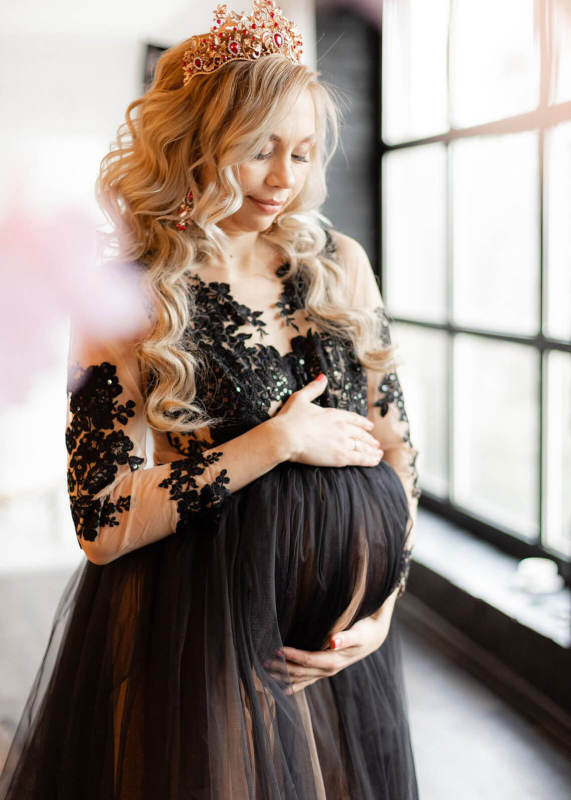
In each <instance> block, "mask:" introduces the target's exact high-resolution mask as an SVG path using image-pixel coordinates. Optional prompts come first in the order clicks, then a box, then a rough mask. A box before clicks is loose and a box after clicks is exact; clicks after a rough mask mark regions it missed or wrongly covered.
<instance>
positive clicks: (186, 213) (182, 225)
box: [176, 192, 194, 231]
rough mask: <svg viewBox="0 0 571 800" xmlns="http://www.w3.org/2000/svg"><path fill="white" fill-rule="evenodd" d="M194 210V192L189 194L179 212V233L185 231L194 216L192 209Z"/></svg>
mask: <svg viewBox="0 0 571 800" xmlns="http://www.w3.org/2000/svg"><path fill="white" fill-rule="evenodd" d="M193 208H194V200H193V197H192V192H189V193H188V194H187V195H186V197H185V198H184V200H183V201H182V204H181V206H180V208H179V211H178V222H177V224H176V227H177V228H178V230H179V231H185V230H186V225H187V222H188V220H189V218H190V215H191V214H192V209H193Z"/></svg>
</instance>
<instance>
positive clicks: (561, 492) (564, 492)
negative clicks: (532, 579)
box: [543, 352, 571, 558]
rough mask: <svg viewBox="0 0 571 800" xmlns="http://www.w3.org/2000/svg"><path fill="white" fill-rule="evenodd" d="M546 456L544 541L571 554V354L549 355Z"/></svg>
mask: <svg viewBox="0 0 571 800" xmlns="http://www.w3.org/2000/svg"><path fill="white" fill-rule="evenodd" d="M546 362H547V381H546V386H547V393H546V398H545V402H546V414H545V441H546V448H545V460H544V485H543V490H544V498H545V500H544V526H545V527H544V537H545V544H546V545H547V546H548V547H552V548H553V549H554V550H558V551H559V552H560V553H561V555H562V556H564V557H566V558H568V557H569V556H571V491H570V489H571V357H570V356H569V354H568V353H561V352H551V353H549V354H548V356H547V359H546Z"/></svg>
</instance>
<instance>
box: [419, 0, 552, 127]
mask: <svg viewBox="0 0 571 800" xmlns="http://www.w3.org/2000/svg"><path fill="white" fill-rule="evenodd" d="M426 5H427V6H430V5H431V4H430V3H427V4H426ZM453 9H454V10H453V19H452V28H451V36H452V38H451V60H450V63H451V74H450V84H451V104H452V108H451V116H452V120H453V127H459V128H460V127H466V126H469V125H479V124H481V123H483V122H489V121H490V120H494V119H501V118H503V117H509V116H512V115H513V114H520V113H522V112H525V111H531V110H532V109H534V108H537V106H538V103H539V75H540V72H539V47H538V41H537V38H536V37H535V36H534V0H502V1H501V2H498V0H462V2H460V3H458V2H457V3H453Z"/></svg>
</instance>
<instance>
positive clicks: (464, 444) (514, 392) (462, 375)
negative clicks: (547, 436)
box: [452, 334, 539, 539]
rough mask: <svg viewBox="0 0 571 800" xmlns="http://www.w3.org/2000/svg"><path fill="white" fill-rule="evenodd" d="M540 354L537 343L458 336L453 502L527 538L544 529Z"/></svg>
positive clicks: (455, 355) (455, 379)
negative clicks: (539, 468) (541, 522)
mask: <svg viewBox="0 0 571 800" xmlns="http://www.w3.org/2000/svg"><path fill="white" fill-rule="evenodd" d="M538 358H539V357H538V354H537V352H536V351H535V350H534V348H532V347H525V346H523V345H517V344H510V343H508V342H496V341H487V340H485V339H483V338H481V337H476V336H470V335H468V334H458V336H456V337H455V344H454V419H453V422H454V427H453V431H454V440H453V454H454V456H453V457H454V476H455V483H454V486H453V487H452V499H453V502H455V503H457V504H458V505H460V506H463V507H464V508H466V509H469V510H470V511H471V512H472V513H474V514H475V515H477V516H480V517H482V518H484V519H487V520H494V521H495V522H497V523H498V524H500V525H504V526H506V527H507V528H508V529H510V530H512V531H513V532H514V533H515V534H516V535H521V536H523V537H525V538H526V539H534V538H535V537H537V535H538V523H537V512H538V509H537V497H538V491H537V480H538V476H537V464H538V458H539V453H538V419H539V407H538V372H539V366H538Z"/></svg>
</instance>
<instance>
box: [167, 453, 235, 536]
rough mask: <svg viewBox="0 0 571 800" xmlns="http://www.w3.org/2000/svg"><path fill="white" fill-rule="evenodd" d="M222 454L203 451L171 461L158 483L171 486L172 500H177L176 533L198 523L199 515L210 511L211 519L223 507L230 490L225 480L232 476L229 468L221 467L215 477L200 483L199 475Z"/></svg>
mask: <svg viewBox="0 0 571 800" xmlns="http://www.w3.org/2000/svg"><path fill="white" fill-rule="evenodd" d="M220 456H222V453H221V452H214V453H213V452H211V453H205V454H203V455H201V456H200V457H199V458H198V459H195V458H188V459H185V458H183V459H180V460H179V461H173V462H171V468H170V474H169V476H168V478H165V479H164V480H163V481H161V483H159V486H160V487H162V488H163V489H168V490H169V496H170V499H171V500H175V501H176V507H177V512H178V517H179V520H178V523H177V527H176V532H177V533H182V532H183V531H184V530H185V529H187V528H188V525H189V523H192V524H193V525H195V524H196V523H197V521H198V519H199V517H204V516H206V515H208V518H209V519H210V521H212V519H213V517H216V516H217V515H218V514H219V513H220V511H221V507H222V504H223V502H224V500H225V499H226V497H228V496H229V494H230V490H229V489H227V488H226V484H229V483H230V478H229V477H228V473H227V470H226V469H221V470H220V472H219V474H218V475H217V477H216V478H215V480H214V481H212V482H208V483H200V482H199V481H198V480H197V478H199V476H201V475H202V474H203V473H204V471H205V470H206V469H207V468H208V467H210V466H212V465H213V464H215V463H216V462H217V461H218V460H219V459H220Z"/></svg>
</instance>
